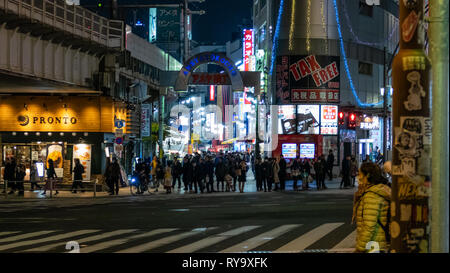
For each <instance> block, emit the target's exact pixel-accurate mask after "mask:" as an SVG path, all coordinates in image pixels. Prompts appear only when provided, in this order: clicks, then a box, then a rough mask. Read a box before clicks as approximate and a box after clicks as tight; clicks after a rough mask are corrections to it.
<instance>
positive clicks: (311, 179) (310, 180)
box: [308, 175, 314, 183]
mask: <svg viewBox="0 0 450 273" xmlns="http://www.w3.org/2000/svg"><path fill="white" fill-rule="evenodd" d="M313 181H314V178H313V177H312V176H311V175H309V176H308V183H311V182H313Z"/></svg>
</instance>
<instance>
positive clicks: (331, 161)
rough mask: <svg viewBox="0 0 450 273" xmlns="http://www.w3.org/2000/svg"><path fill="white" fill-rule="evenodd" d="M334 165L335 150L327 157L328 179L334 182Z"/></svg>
mask: <svg viewBox="0 0 450 273" xmlns="http://www.w3.org/2000/svg"><path fill="white" fill-rule="evenodd" d="M333 165H334V154H333V150H330V151H329V153H328V157H327V174H328V179H329V180H330V181H331V180H333Z"/></svg>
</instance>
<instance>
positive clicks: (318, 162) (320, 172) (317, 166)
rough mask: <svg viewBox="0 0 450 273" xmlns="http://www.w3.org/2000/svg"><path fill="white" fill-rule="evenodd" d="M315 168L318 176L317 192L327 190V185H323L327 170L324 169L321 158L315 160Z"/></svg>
mask: <svg viewBox="0 0 450 273" xmlns="http://www.w3.org/2000/svg"><path fill="white" fill-rule="evenodd" d="M313 166H314V172H315V175H316V186H317V190H321V189H325V185H323V184H322V181H323V180H325V179H324V178H325V169H324V168H323V165H322V162H321V159H320V157H318V158H317V159H316V160H315V162H314V165H313Z"/></svg>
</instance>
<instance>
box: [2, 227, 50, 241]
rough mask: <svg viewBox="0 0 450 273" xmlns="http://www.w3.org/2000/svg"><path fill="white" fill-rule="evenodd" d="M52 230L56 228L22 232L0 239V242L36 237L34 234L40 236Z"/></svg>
mask: <svg viewBox="0 0 450 273" xmlns="http://www.w3.org/2000/svg"><path fill="white" fill-rule="evenodd" d="M52 232H56V230H44V231H36V232H31V233H25V234H22V235H16V236H12V237H7V238H3V239H0V243H6V242H13V241H18V240H22V239H28V238H31V237H36V236H40V235H44V234H49V233H52Z"/></svg>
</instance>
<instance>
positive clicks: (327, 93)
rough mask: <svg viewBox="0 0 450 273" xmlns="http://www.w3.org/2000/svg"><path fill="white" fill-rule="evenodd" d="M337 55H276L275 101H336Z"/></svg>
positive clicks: (337, 97)
mask: <svg viewBox="0 0 450 273" xmlns="http://www.w3.org/2000/svg"><path fill="white" fill-rule="evenodd" d="M339 66H340V57H339V56H319V55H293V56H279V57H278V58H277V70H276V83H277V104H286V103H315V102H317V103H330V102H332V103H338V102H339V90H340V67H339Z"/></svg>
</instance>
